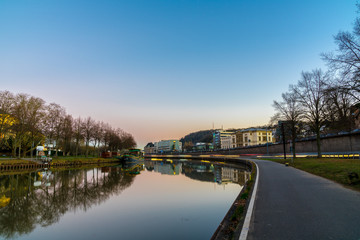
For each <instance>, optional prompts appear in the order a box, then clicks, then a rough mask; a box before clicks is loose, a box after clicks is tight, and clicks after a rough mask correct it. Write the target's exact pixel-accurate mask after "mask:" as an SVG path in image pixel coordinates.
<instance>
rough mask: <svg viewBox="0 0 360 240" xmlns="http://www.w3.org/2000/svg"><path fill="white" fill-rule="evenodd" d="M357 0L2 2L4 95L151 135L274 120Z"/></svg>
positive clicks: (141, 140)
mask: <svg viewBox="0 0 360 240" xmlns="http://www.w3.org/2000/svg"><path fill="white" fill-rule="evenodd" d="M356 16H357V12H356V1H355V0H346V1H344V0H293V1H288V0H272V1H265V0H127V1H123V0H116V1H115V0H114V1H110V0H76V1H74V0H51V1H48V0H36V1H30V0H23V1H18V0H0V91H3V90H9V91H11V92H13V93H28V94H30V95H33V96H36V97H40V98H42V99H44V100H45V101H46V102H47V103H52V102H55V103H58V104H60V105H61V106H63V107H64V108H65V109H66V110H67V113H69V114H71V115H72V116H74V117H78V116H80V117H88V116H90V117H92V118H94V119H95V120H98V121H104V122H107V123H109V124H111V125H112V126H113V127H116V128H117V127H119V128H121V129H123V130H124V131H126V132H129V133H131V134H133V136H134V137H135V140H136V142H137V143H138V146H139V147H143V146H144V145H146V143H147V142H154V141H159V140H166V139H179V138H181V137H183V136H185V135H186V134H188V133H191V132H194V131H198V130H206V129H212V128H213V125H214V127H215V128H221V127H223V128H224V129H228V128H246V127H252V126H259V125H265V124H268V123H269V120H270V118H271V116H272V115H274V109H273V107H272V102H273V101H274V100H280V98H281V94H282V93H284V92H286V91H287V90H288V87H289V84H296V82H297V81H298V80H299V79H300V74H301V72H302V71H311V70H313V69H316V68H322V69H324V70H326V64H325V63H324V62H323V61H322V60H321V57H320V54H321V53H324V52H330V51H334V50H336V45H335V43H334V39H333V37H334V35H336V34H337V33H338V32H339V31H351V29H352V27H353V22H354V20H355V17H356Z"/></svg>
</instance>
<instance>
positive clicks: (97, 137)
mask: <svg viewBox="0 0 360 240" xmlns="http://www.w3.org/2000/svg"><path fill="white" fill-rule="evenodd" d="M102 126H103V123H102V122H96V123H95V125H94V128H93V137H94V153H96V154H97V155H99V152H98V151H97V150H99V149H100V144H101V139H102V138H103V128H102Z"/></svg>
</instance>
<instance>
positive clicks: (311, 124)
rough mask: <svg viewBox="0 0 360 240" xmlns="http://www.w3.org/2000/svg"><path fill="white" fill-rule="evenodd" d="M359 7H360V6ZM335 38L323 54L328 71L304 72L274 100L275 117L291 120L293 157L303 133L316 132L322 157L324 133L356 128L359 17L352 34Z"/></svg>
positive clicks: (359, 97)
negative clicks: (331, 49)
mask: <svg viewBox="0 0 360 240" xmlns="http://www.w3.org/2000/svg"><path fill="white" fill-rule="evenodd" d="M357 8H358V10H360V5H357ZM334 38H335V43H336V44H337V50H336V51H335V52H331V53H324V54H322V55H321V57H322V59H323V60H324V61H325V62H326V63H327V65H328V69H327V71H325V72H324V71H322V70H321V69H315V70H312V71H309V72H302V74H301V79H300V80H299V81H298V83H297V84H296V85H290V87H289V91H288V92H286V93H283V94H282V100H281V101H274V104H273V106H274V109H275V111H276V113H275V116H274V117H273V118H272V120H282V121H286V122H287V123H288V125H289V128H290V132H291V140H292V144H293V146H292V149H293V157H295V156H296V155H295V154H296V151H295V149H296V148H295V143H296V139H297V137H298V136H299V135H300V134H301V135H303V134H308V135H309V134H313V135H316V140H317V149H318V157H319V158H320V157H321V144H320V137H321V135H322V134H329V133H336V132H340V131H346V132H350V131H351V130H352V129H353V128H354V112H355V110H356V109H359V108H360V104H359V100H360V80H359V77H360V18H356V20H355V25H354V29H353V32H352V33H351V32H339V33H338V34H337V35H336V36H335V37H334ZM305 130H307V132H306V131H305Z"/></svg>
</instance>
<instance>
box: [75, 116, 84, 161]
mask: <svg viewBox="0 0 360 240" xmlns="http://www.w3.org/2000/svg"><path fill="white" fill-rule="evenodd" d="M83 125H84V122H83V121H82V119H81V118H80V117H78V118H76V119H74V121H73V131H74V132H73V137H74V140H75V156H76V157H77V156H78V154H79V147H80V144H81V142H82V141H83V140H84V126H83Z"/></svg>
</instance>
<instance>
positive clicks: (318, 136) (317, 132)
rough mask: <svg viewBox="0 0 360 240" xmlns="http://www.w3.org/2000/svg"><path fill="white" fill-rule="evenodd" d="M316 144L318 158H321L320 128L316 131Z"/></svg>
mask: <svg viewBox="0 0 360 240" xmlns="http://www.w3.org/2000/svg"><path fill="white" fill-rule="evenodd" d="M316 146H317V152H318V158H321V143H320V129H318V130H317V131H316Z"/></svg>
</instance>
